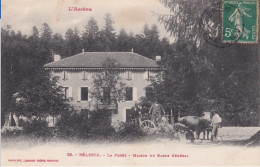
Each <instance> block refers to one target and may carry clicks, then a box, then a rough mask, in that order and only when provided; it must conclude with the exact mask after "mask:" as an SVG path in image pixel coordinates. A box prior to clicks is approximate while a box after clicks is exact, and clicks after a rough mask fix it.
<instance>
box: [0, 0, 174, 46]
mask: <svg viewBox="0 0 260 167" xmlns="http://www.w3.org/2000/svg"><path fill="white" fill-rule="evenodd" d="M1 3H2V4H1V5H2V24H1V25H2V26H5V25H11V26H12V28H13V30H14V31H21V32H22V34H27V35H30V34H31V33H32V27H33V26H36V27H37V28H38V29H40V26H41V24H42V23H44V22H46V23H48V24H49V25H50V27H51V28H52V30H53V32H54V33H60V34H62V35H64V34H65V32H66V31H67V30H68V29H69V28H72V29H73V28H75V27H77V28H78V29H79V30H80V31H81V32H82V31H83V30H84V27H85V26H86V24H87V22H88V20H89V19H90V17H94V18H95V19H96V21H97V22H98V25H99V27H100V28H101V27H103V25H104V17H105V14H106V13H110V14H111V16H112V19H113V20H114V22H115V24H114V28H115V30H116V32H117V33H118V32H119V31H120V29H121V28H124V29H125V30H126V31H127V32H128V33H129V32H131V31H132V32H133V33H134V34H139V33H141V32H142V30H143V26H144V24H148V25H149V26H150V27H151V25H152V24H156V25H157V26H158V29H159V32H160V37H167V38H169V40H170V41H171V37H170V35H169V33H167V32H166V30H165V29H164V27H163V25H162V24H161V23H159V22H158V19H157V16H156V15H154V14H153V13H152V11H153V12H155V13H160V14H169V10H168V9H167V8H165V7H164V6H163V5H162V4H161V3H160V2H159V0H2V2H1ZM69 7H72V8H73V7H77V8H90V9H91V10H92V11H69Z"/></svg>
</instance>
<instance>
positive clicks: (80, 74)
mask: <svg viewBox="0 0 260 167" xmlns="http://www.w3.org/2000/svg"><path fill="white" fill-rule="evenodd" d="M82 73H83V72H80V73H79V80H82Z"/></svg>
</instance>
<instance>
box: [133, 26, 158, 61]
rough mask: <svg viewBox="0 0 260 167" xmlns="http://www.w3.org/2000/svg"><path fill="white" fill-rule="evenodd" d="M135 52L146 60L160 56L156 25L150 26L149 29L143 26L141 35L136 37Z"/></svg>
mask: <svg viewBox="0 0 260 167" xmlns="http://www.w3.org/2000/svg"><path fill="white" fill-rule="evenodd" d="M136 40H137V46H138V47H137V48H136V50H137V52H138V53H140V54H141V55H144V56H146V57H148V58H151V59H154V58H155V56H157V55H161V53H160V52H159V46H160V45H159V44H160V39H159V31H158V29H157V26H156V25H152V28H151V29H150V28H149V27H148V25H147V24H146V25H144V30H143V34H140V35H137V36H136Z"/></svg>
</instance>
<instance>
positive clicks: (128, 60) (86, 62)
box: [44, 52, 159, 68]
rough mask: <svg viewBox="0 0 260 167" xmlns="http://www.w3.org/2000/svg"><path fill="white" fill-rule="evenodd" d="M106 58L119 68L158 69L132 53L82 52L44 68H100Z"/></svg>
mask: <svg viewBox="0 0 260 167" xmlns="http://www.w3.org/2000/svg"><path fill="white" fill-rule="evenodd" d="M107 58H112V59H115V60H116V61H117V62H118V63H119V67H120V68H158V67H159V66H158V65H157V64H156V61H155V60H152V59H149V58H147V57H144V56H142V55H139V54H137V53H133V52H82V53H80V54H77V55H74V56H71V57H67V58H65V59H61V60H60V61H56V62H52V63H48V64H46V65H44V67H45V68H102V67H103V64H104V62H105V60H106V59H107Z"/></svg>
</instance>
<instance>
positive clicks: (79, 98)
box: [78, 87, 81, 101]
mask: <svg viewBox="0 0 260 167" xmlns="http://www.w3.org/2000/svg"><path fill="white" fill-rule="evenodd" d="M78 101H81V87H78Z"/></svg>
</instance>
